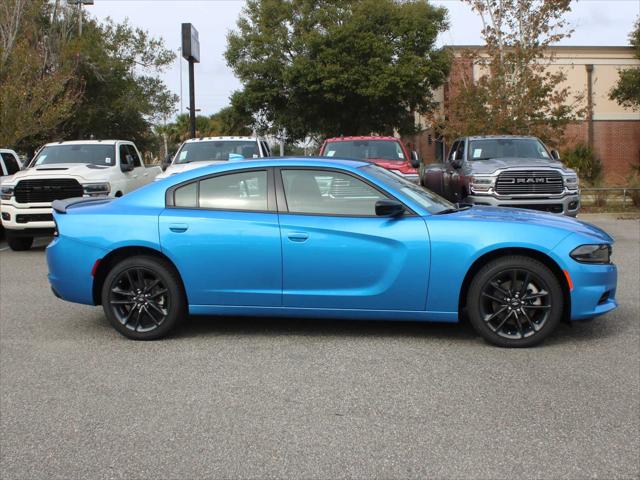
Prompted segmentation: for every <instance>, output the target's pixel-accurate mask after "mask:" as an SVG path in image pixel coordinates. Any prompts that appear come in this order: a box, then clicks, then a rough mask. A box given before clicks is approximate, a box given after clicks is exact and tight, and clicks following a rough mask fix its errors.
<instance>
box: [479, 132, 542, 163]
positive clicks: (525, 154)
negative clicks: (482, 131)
mask: <svg viewBox="0 0 640 480" xmlns="http://www.w3.org/2000/svg"><path fill="white" fill-rule="evenodd" d="M469 153H470V155H469V159H470V160H475V161H479V160H490V159H492V158H513V159H518V158H540V159H545V160H548V159H549V158H550V157H549V153H548V152H547V149H546V148H545V146H544V145H543V144H542V142H541V141H540V140H538V139H537V138H486V139H482V140H471V141H470V142H469Z"/></svg>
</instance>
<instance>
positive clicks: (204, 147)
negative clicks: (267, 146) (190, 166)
mask: <svg viewBox="0 0 640 480" xmlns="http://www.w3.org/2000/svg"><path fill="white" fill-rule="evenodd" d="M230 153H236V154H238V155H242V156H243V157H244V158H258V157H260V152H259V151H258V142H256V141H255V140H220V141H198V142H189V143H185V144H184V145H182V148H180V150H179V151H178V153H177V154H176V160H175V162H174V163H190V162H207V161H226V160H229V154H230Z"/></svg>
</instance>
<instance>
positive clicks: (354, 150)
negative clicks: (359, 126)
mask: <svg viewBox="0 0 640 480" xmlns="http://www.w3.org/2000/svg"><path fill="white" fill-rule="evenodd" d="M322 156H323V157H343V158H357V159H358V160H370V159H376V160H396V161H399V162H405V161H406V160H407V158H406V156H405V154H404V151H403V150H402V147H401V146H400V142H397V141H395V140H345V141H339V142H328V143H327V146H326V147H325V149H324V152H323V153H322Z"/></svg>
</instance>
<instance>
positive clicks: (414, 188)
mask: <svg viewBox="0 0 640 480" xmlns="http://www.w3.org/2000/svg"><path fill="white" fill-rule="evenodd" d="M361 168H362V170H363V171H365V172H367V173H368V174H370V175H371V176H373V177H375V178H377V179H379V180H382V181H383V182H384V183H385V185H389V186H390V187H392V188H394V189H396V190H398V191H400V192H402V193H403V194H404V195H406V196H407V197H410V198H411V199H412V200H413V201H415V202H416V203H418V204H419V205H420V206H421V207H423V208H424V209H425V210H427V211H428V212H429V213H432V214H436V213H440V212H443V211H445V210H451V209H453V210H455V208H456V207H455V205H453V204H452V203H450V202H448V201H447V200H445V199H444V198H442V197H441V196H439V195H436V194H435V193H433V192H431V191H429V190H426V189H424V188H422V187H421V186H419V185H416V184H415V183H412V182H410V181H408V180H405V179H404V178H402V177H401V176H400V175H396V174H395V173H391V172H390V171H389V170H387V169H385V168H382V167H380V166H378V165H366V166H364V167H361Z"/></svg>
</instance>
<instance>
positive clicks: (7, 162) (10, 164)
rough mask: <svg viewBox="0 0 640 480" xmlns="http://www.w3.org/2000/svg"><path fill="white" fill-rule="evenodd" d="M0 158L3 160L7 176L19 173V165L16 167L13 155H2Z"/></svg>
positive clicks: (16, 163) (16, 162)
mask: <svg viewBox="0 0 640 480" xmlns="http://www.w3.org/2000/svg"><path fill="white" fill-rule="evenodd" d="M2 158H3V159H4V166H5V168H6V169H7V175H13V174H14V173H16V172H19V171H20V165H18V161H17V160H16V159H15V157H14V156H13V155H11V154H10V153H3V154H2Z"/></svg>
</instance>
